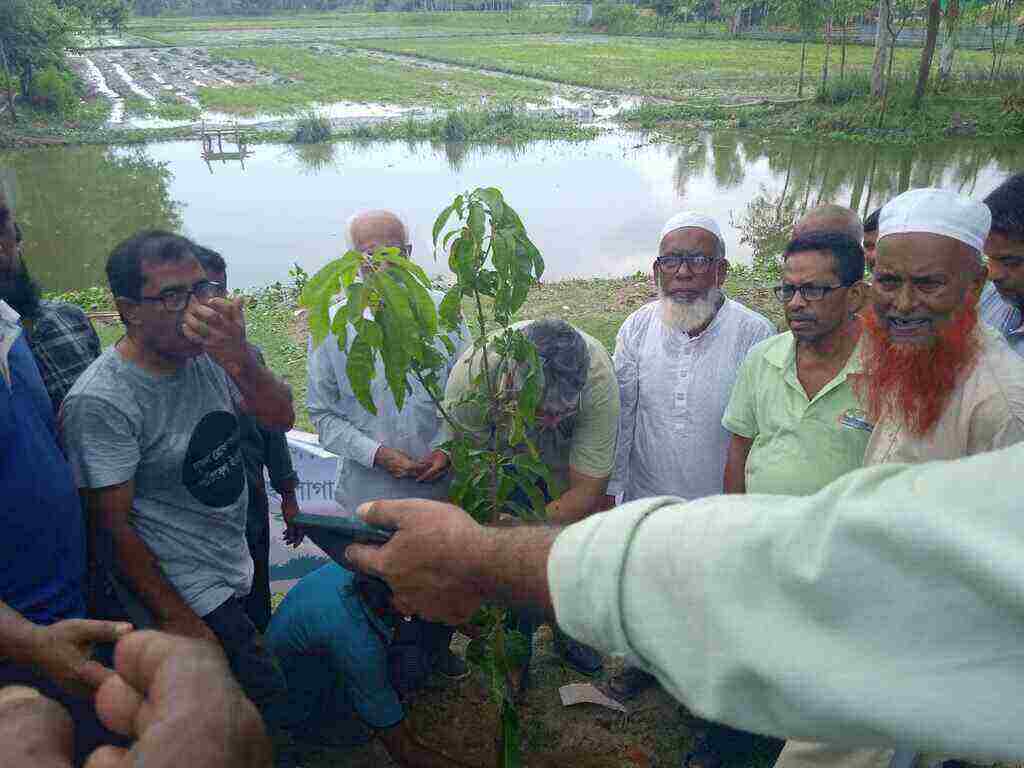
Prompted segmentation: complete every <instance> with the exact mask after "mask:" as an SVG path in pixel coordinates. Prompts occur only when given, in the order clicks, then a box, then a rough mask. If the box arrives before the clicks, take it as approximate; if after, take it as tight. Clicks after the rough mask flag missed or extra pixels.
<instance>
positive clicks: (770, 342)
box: [747, 331, 795, 368]
mask: <svg viewBox="0 0 1024 768" xmlns="http://www.w3.org/2000/svg"><path fill="white" fill-rule="evenodd" d="M794 346H795V341H794V339H793V332H792V331H785V332H783V333H776V334H775V335H774V336H769V337H768V338H767V339H764V340H762V341H759V342H757V344H755V345H754V346H752V347H751V348H750V352H748V353H747V361H748V363H751V364H754V363H758V364H760V363H768V364H770V365H771V366H773V367H775V368H784V367H785V365H786V363H787V362H788V360H789V358H790V355H792V353H793V347H794Z"/></svg>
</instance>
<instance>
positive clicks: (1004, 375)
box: [965, 324, 1024, 418]
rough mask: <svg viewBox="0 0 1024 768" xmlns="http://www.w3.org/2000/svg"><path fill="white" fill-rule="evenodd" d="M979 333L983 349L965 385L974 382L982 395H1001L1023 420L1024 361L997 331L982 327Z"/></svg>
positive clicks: (985, 326) (982, 325)
mask: <svg viewBox="0 0 1024 768" xmlns="http://www.w3.org/2000/svg"><path fill="white" fill-rule="evenodd" d="M978 331H979V335H980V341H981V350H980V352H979V355H978V361H977V364H976V365H975V366H974V368H973V369H972V370H971V373H970V374H969V375H968V377H967V381H966V382H965V384H968V385H969V384H970V383H971V382H972V380H973V382H974V386H975V387H976V388H977V389H978V390H979V394H981V395H984V390H992V391H995V392H998V393H999V394H1000V395H1002V396H1003V397H1005V398H1006V399H1007V401H1008V404H1009V405H1010V407H1011V410H1012V411H1013V412H1014V415H1016V416H1018V417H1020V418H1024V358H1022V357H1021V356H1020V355H1018V354H1017V353H1016V352H1014V351H1013V350H1012V349H1010V345H1009V344H1007V343H1006V339H1005V338H1003V336H1002V335H1001V334H1000V333H999V332H998V331H996V330H995V329H994V328H992V327H990V326H988V325H984V324H981V325H979V328H978Z"/></svg>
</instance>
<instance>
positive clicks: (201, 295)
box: [139, 280, 227, 312]
mask: <svg viewBox="0 0 1024 768" xmlns="http://www.w3.org/2000/svg"><path fill="white" fill-rule="evenodd" d="M226 295H227V289H226V288H225V287H224V284H223V283H215V282H213V281H212V280H200V281H199V282H198V283H196V284H195V285H193V286H192V287H191V288H190V289H188V290H185V289H182V288H172V289H171V290H168V291H164V292H163V293H161V294H160V295H159V296H140V297H139V301H150V302H152V301H159V302H162V303H163V305H164V309H166V310H167V311H168V312H180V311H181V310H183V309H184V308H185V307H187V306H188V302H189V299H190V298H192V297H193V296H195V297H196V298H197V299H199V300H200V301H209V300H210V299H214V298H223V297H224V296H226Z"/></svg>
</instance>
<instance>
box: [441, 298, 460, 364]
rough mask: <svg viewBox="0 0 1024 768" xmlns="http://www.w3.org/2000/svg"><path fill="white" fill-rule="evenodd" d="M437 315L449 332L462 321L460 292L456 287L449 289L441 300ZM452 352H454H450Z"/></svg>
mask: <svg viewBox="0 0 1024 768" xmlns="http://www.w3.org/2000/svg"><path fill="white" fill-rule="evenodd" d="M437 313H438V315H440V317H441V322H442V323H443V324H444V327H445V328H447V329H448V330H449V331H454V330H455V329H456V328H458V327H459V323H460V322H461V321H462V291H461V289H459V287H458V286H456V287H454V288H452V289H450V290H449V291H448V293H446V294H445V295H444V298H443V299H442V300H441V304H440V306H439V307H438V308H437ZM452 351H454V350H452Z"/></svg>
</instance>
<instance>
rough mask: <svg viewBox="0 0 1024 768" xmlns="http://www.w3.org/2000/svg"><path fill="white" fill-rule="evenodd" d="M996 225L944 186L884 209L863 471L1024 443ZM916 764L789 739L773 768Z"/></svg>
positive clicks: (864, 381)
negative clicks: (996, 281) (992, 251)
mask: <svg viewBox="0 0 1024 768" xmlns="http://www.w3.org/2000/svg"><path fill="white" fill-rule="evenodd" d="M990 222H991V214H990V213H989V211H988V208H986V207H985V206H984V205H983V204H981V203H976V202H973V201H971V200H968V199H966V198H963V197H960V196H959V195H955V194H953V193H951V192H947V191H944V190H940V189H915V190H912V191H910V192H905V193H904V194H902V195H900V196H899V197H897V198H895V199H894V200H892V201H890V202H889V203H888V204H886V206H885V207H884V208H883V209H882V212H881V215H880V217H879V226H878V246H877V248H878V250H877V261H876V263H875V268H874V281H873V285H872V289H873V300H872V304H871V306H870V307H868V308H867V309H866V310H865V311H864V312H863V313H862V315H861V317H862V320H863V323H864V328H865V333H864V335H863V336H862V337H861V368H862V373H861V375H860V379H859V380H858V381H857V383H856V385H855V391H856V392H857V394H858V395H859V396H860V398H861V399H862V401H863V402H864V405H865V408H866V410H867V412H868V415H869V418H870V420H871V421H872V422H874V425H875V426H874V429H873V431H872V434H871V438H870V440H869V441H868V445H867V449H866V450H865V454H864V464H865V466H868V465H872V464H892V463H897V462H904V463H912V464H916V463H920V462H926V461H935V460H940V459H957V458H961V457H964V456H971V455H973V454H977V453H984V452H985V451H993V450H996V449H999V448H1004V447H1006V446H1009V445H1012V444H1014V443H1018V442H1021V441H1024V360H1022V359H1021V357H1020V356H1018V355H1016V354H1014V353H1013V352H1012V351H1011V350H1010V347H1009V346H1008V345H1007V344H1006V341H1005V340H1004V339H1003V338H1002V337H1001V336H1000V335H999V334H998V333H997V332H995V331H994V330H992V329H991V328H989V327H988V326H987V325H986V324H985V323H979V321H978V311H977V305H978V296H979V294H980V292H981V288H982V286H983V285H984V283H985V277H986V271H985V266H984V264H983V263H982V260H981V255H980V254H981V248H982V245H983V243H984V241H985V237H986V235H988V230H989V225H990ZM953 524H954V523H953V522H952V521H951V525H953ZM954 534H955V531H954V530H953V529H951V534H950V535H954ZM879 616H880V617H881V619H882V620H883V621H884V616H885V613H884V609H881V612H880V613H879ZM922 640H923V641H925V642H927V640H926V638H922ZM950 663H951V664H955V663H956V659H955V658H951V659H950ZM914 758H915V756H914V754H913V753H912V752H909V751H904V750H893V749H886V748H879V749H852V750H851V749H848V748H844V747H836V746H831V745H827V744H817V743H811V742H803V741H797V740H790V741H787V742H786V746H785V747H784V748H783V750H782V753H781V754H780V755H779V759H778V761H777V762H776V764H775V768H909V766H911V765H912V764H913V763H914V762H915V759H914Z"/></svg>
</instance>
